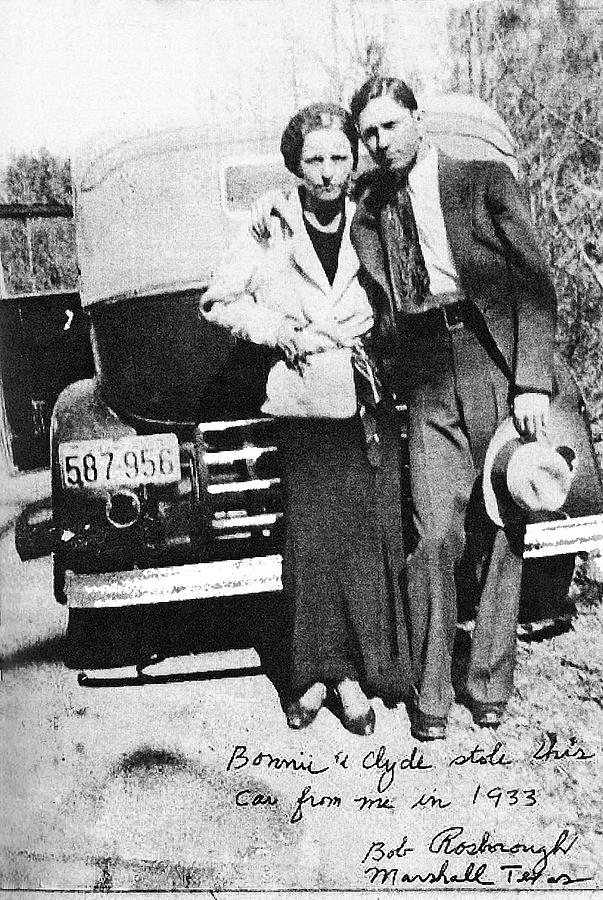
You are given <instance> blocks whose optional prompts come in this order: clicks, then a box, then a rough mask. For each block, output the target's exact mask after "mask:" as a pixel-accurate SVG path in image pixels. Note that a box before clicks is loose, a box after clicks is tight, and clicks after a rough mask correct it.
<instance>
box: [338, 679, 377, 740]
mask: <svg viewBox="0 0 603 900" xmlns="http://www.w3.org/2000/svg"><path fill="white" fill-rule="evenodd" d="M335 695H336V696H337V699H338V701H339V707H340V709H339V717H340V720H341V724H342V725H343V727H344V728H345V729H347V731H350V732H351V733H352V734H358V735H360V736H361V737H368V736H369V735H371V734H372V733H373V732H374V730H375V710H374V709H373V707H372V706H371V705H370V703H369V702H368V699H367V697H366V695H365V693H364V691H363V690H362V688H361V687H360V685H359V684H358V682H357V681H352V680H351V679H346V680H345V681H342V682H340V683H339V684H338V685H337V687H336V688H335Z"/></svg>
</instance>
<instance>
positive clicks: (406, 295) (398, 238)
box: [384, 183, 429, 314]
mask: <svg viewBox="0 0 603 900" xmlns="http://www.w3.org/2000/svg"><path fill="white" fill-rule="evenodd" d="M384 217H385V222H384V225H385V231H386V234H385V238H386V239H385V246H386V252H387V260H388V265H389V277H390V282H391V286H392V293H393V300H394V305H395V309H396V312H397V313H406V314H412V313H416V312H419V308H420V307H421V305H422V303H423V300H424V298H425V295H426V294H428V293H429V275H428V274H427V268H426V266H425V260H424V259H423V252H422V250H421V244H420V243H419V234H418V232H417V223H416V221H415V216H414V213H413V209H412V204H411V202H410V197H409V195H408V189H407V186H406V183H403V184H402V185H401V186H399V187H398V189H397V190H396V191H395V192H393V193H392V195H391V197H390V199H389V201H388V203H387V204H386V206H385V208H384Z"/></svg>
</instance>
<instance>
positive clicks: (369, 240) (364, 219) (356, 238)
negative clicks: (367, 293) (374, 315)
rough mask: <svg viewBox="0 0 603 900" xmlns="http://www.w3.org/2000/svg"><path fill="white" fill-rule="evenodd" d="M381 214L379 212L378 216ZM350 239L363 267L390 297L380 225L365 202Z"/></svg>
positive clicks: (355, 217) (359, 207)
mask: <svg viewBox="0 0 603 900" xmlns="http://www.w3.org/2000/svg"><path fill="white" fill-rule="evenodd" d="M378 215H379V212H378V211H377V216H378ZM350 238H351V241H352V246H353V247H354V250H355V251H356V253H357V254H358V259H359V260H360V262H361V264H362V266H363V267H364V268H365V269H366V271H367V272H368V274H369V275H370V276H371V278H372V279H373V280H374V281H376V282H377V284H378V285H380V287H381V288H382V289H383V290H384V291H385V294H386V295H387V296H389V282H388V278H387V269H386V264H385V254H384V251H383V247H382V245H381V229H380V223H379V222H378V221H377V219H376V217H375V216H373V215H372V213H369V212H368V211H367V209H366V206H365V204H364V202H361V203H359V204H358V207H357V209H356V214H355V216H354V221H353V222H352V227H351V232H350Z"/></svg>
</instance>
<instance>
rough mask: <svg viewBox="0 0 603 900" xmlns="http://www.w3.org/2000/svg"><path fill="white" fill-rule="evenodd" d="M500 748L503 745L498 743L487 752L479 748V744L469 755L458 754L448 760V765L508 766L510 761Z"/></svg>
mask: <svg viewBox="0 0 603 900" xmlns="http://www.w3.org/2000/svg"><path fill="white" fill-rule="evenodd" d="M502 748H503V744H502V743H501V742H500V741H498V742H497V743H496V744H495V745H494V749H493V750H490V751H489V752H488V751H486V750H484V748H483V747H480V745H479V744H476V745H475V747H474V748H473V749H472V750H471V752H470V753H459V755H458V756H455V757H454V758H453V759H451V760H450V762H449V764H448V765H450V766H466V765H477V766H510V765H511V763H512V760H510V759H507V757H506V756H505V754H504V751H503V749H502Z"/></svg>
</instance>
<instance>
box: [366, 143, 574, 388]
mask: <svg viewBox="0 0 603 900" xmlns="http://www.w3.org/2000/svg"><path fill="white" fill-rule="evenodd" d="M439 185H440V201H441V206H442V213H443V216H444V222H445V225H446V231H447V234H448V240H449V243H450V249H451V252H452V257H453V259H454V263H455V266H456V270H457V273H458V276H459V280H460V286H461V289H462V291H463V293H464V294H465V296H466V297H467V298H468V300H469V301H470V302H471V303H473V304H474V305H475V307H476V308H477V310H479V313H480V314H481V316H482V317H483V320H484V322H485V325H486V328H487V330H488V331H489V333H490V335H491V337H492V338H493V340H494V343H495V344H496V347H497V348H498V351H499V352H500V354H501V355H502V357H503V358H504V364H503V365H504V366H505V367H506V368H507V369H508V373H507V374H508V377H509V380H510V387H511V392H512V393H514V394H518V393H522V392H526V391H537V392H545V393H548V394H550V393H551V391H552V373H551V370H552V363H553V349H554V339H555V324H556V307H557V304H556V297H555V289H554V287H553V284H552V282H551V278H550V275H549V273H548V268H547V265H546V262H545V260H544V257H543V254H542V251H541V249H540V246H539V242H538V238H537V235H536V231H535V228H534V226H533V224H532V222H531V220H530V215H529V211H528V208H527V205H526V203H525V201H524V200H523V198H522V197H521V195H520V192H519V189H518V186H517V184H516V182H515V179H514V178H513V176H512V174H511V172H510V171H509V169H508V168H507V166H506V165H505V164H504V163H499V162H495V161H490V160H489V161H483V162H482V161H475V160H470V161H467V160H456V159H451V158H450V157H448V156H445V155H444V154H439ZM385 214H386V201H384V196H383V189H382V182H380V178H379V175H378V174H377V175H376V176H375V178H374V180H373V181H372V182H370V181H369V186H368V188H367V189H366V190H365V191H364V193H363V194H362V195H361V196H360V198H359V201H358V207H357V210H356V214H355V217H354V221H353V223H352V229H351V236H352V242H353V244H354V247H355V249H356V252H357V254H358V257H359V259H360V261H361V263H362V265H363V267H364V270H365V273H366V275H367V276H368V277H367V278H366V282H367V289H368V292H369V297H370V298H371V301H372V302H373V305H374V307H375V310H376V313H377V316H376V318H377V322H378V323H379V321H380V319H381V321H385V320H386V319H387V320H389V321H390V323H391V322H394V321H396V320H397V318H398V317H397V316H396V314H395V311H394V309H393V306H394V303H395V301H394V299H393V298H392V296H391V291H390V286H389V281H388V277H387V271H386V261H385V256H384V252H383V248H382V245H381V240H380V232H381V217H382V216H384V215H385ZM398 327H403V325H402V326H400V325H398ZM501 362H502V361H501Z"/></svg>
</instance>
